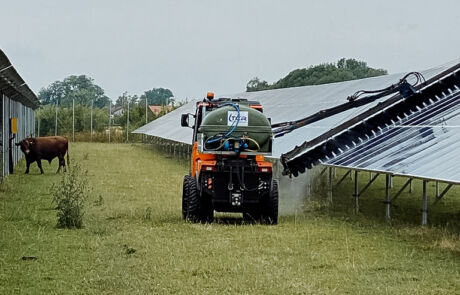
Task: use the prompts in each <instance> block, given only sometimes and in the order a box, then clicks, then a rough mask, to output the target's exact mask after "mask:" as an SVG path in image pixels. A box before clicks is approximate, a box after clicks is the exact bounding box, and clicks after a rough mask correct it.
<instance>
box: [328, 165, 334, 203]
mask: <svg viewBox="0 0 460 295" xmlns="http://www.w3.org/2000/svg"><path fill="white" fill-rule="evenodd" d="M332 169H333V168H332V167H329V174H328V176H329V177H328V184H329V185H328V189H327V200H328V201H329V203H332V176H333V175H332Z"/></svg>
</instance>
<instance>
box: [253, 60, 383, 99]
mask: <svg viewBox="0 0 460 295" xmlns="http://www.w3.org/2000/svg"><path fill="white" fill-rule="evenodd" d="M387 74H388V72H387V71H386V70H384V69H374V68H371V67H369V66H368V65H367V63H366V62H364V61H358V60H355V59H345V58H342V59H340V60H338V61H337V63H323V64H319V65H315V66H310V67H308V68H303V69H296V70H293V71H291V72H290V73H289V74H288V75H286V76H285V77H284V78H281V79H280V80H278V81H277V82H275V83H273V84H269V83H268V82H267V81H264V80H261V79H259V78H258V77H255V78H253V79H251V80H250V81H249V82H248V83H247V84H246V91H247V92H251V91H261V90H269V89H279V88H287V87H298V86H307V85H320V84H327V83H333V82H343V81H349V80H356V79H363V78H368V77H375V76H381V75H387Z"/></svg>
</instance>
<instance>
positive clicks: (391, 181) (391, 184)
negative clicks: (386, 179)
mask: <svg viewBox="0 0 460 295" xmlns="http://www.w3.org/2000/svg"><path fill="white" fill-rule="evenodd" d="M390 188H393V175H390Z"/></svg>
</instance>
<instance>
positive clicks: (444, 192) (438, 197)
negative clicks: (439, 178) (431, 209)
mask: <svg viewBox="0 0 460 295" xmlns="http://www.w3.org/2000/svg"><path fill="white" fill-rule="evenodd" d="M452 186H453V184H452V183H449V184H448V185H447V186H446V188H445V189H444V190H443V191H442V193H441V194H440V195H439V196H437V197H436V200H435V201H434V203H433V205H435V204H436V203H437V202H439V200H441V199H442V197H444V195H445V194H446V193H447V192H448V191H449V190H450V188H451V187H452Z"/></svg>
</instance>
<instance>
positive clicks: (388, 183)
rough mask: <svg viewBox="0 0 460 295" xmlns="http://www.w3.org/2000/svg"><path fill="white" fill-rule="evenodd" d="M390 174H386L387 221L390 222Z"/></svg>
mask: <svg viewBox="0 0 460 295" xmlns="http://www.w3.org/2000/svg"><path fill="white" fill-rule="evenodd" d="M390 179H391V177H390V174H385V219H386V221H387V222H390V205H391V200H390Z"/></svg>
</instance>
